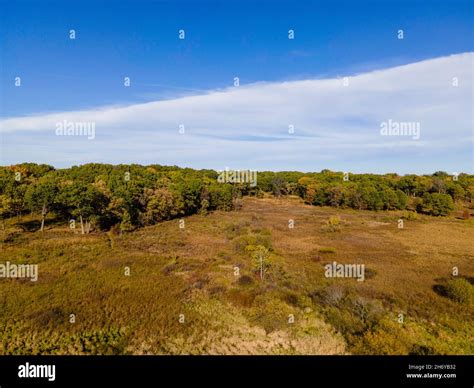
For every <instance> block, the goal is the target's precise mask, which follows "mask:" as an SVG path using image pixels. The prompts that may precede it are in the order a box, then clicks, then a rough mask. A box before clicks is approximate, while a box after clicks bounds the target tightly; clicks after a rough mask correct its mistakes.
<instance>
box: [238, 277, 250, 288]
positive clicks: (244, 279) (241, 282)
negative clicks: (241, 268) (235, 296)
mask: <svg viewBox="0 0 474 388" xmlns="http://www.w3.org/2000/svg"><path fill="white" fill-rule="evenodd" d="M238 283H239V286H249V285H251V284H253V279H252V278H251V277H250V276H248V275H243V276H241V277H239V280H238Z"/></svg>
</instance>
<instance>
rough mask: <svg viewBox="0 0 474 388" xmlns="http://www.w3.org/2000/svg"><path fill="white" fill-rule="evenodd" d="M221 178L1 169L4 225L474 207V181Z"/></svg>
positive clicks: (128, 170) (87, 226)
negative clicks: (33, 218) (280, 206)
mask: <svg viewBox="0 0 474 388" xmlns="http://www.w3.org/2000/svg"><path fill="white" fill-rule="evenodd" d="M217 178H218V172H216V171H214V170H194V169H190V168H180V167H176V166H160V165H149V166H141V165H137V164H132V165H110V164H98V163H91V164H85V165H81V166H74V167H71V168H65V169H55V168H54V167H52V166H49V165H45V164H35V163H22V164H17V165H12V166H6V167H0V218H1V220H2V222H3V220H5V219H7V218H9V217H21V216H22V214H25V213H26V212H31V213H33V214H37V215H38V217H39V220H40V222H41V226H40V229H41V230H43V229H44V224H45V220H46V218H47V217H48V215H50V214H54V215H55V216H56V217H59V218H60V219H63V220H64V221H71V220H74V222H76V221H77V222H78V223H79V225H80V228H81V232H82V233H84V234H86V233H89V232H90V231H91V230H92V229H95V228H98V229H102V230H108V229H110V228H112V227H115V228H119V229H120V230H121V231H130V230H133V229H135V228H137V227H141V226H146V225H153V224H155V223H157V222H161V221H165V220H170V219H173V218H177V217H182V216H187V215H191V214H196V213H202V214H205V213H207V212H209V211H213V210H232V209H234V208H235V207H238V206H239V199H240V198H241V197H242V196H245V195H253V196H260V197H261V196H263V195H265V193H271V194H272V195H274V196H277V197H279V196H286V195H297V196H300V197H301V198H303V199H304V201H305V202H306V203H308V204H311V205H316V206H335V207H343V208H344V207H349V208H354V209H366V210H395V209H399V210H402V209H408V210H413V211H417V212H422V213H426V214H430V215H436V216H437V215H447V214H448V213H449V212H450V211H452V210H453V209H454V203H455V202H466V203H471V204H472V201H473V199H474V176H473V175H467V174H459V175H456V176H451V175H449V174H447V173H445V172H436V173H434V174H433V175H422V176H418V175H405V176H399V175H397V174H385V175H375V174H343V173H340V172H333V171H329V170H323V171H321V172H319V173H302V172H297V171H286V172H270V171H263V172H258V174H257V185H256V186H255V187H253V186H251V185H249V184H247V183H219V182H218V179H217Z"/></svg>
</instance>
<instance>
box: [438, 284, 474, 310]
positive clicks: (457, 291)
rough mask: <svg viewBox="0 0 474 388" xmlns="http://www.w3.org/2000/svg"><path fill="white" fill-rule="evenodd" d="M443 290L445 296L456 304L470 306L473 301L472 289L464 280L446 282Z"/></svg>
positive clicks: (473, 292) (473, 288)
mask: <svg viewBox="0 0 474 388" xmlns="http://www.w3.org/2000/svg"><path fill="white" fill-rule="evenodd" d="M444 290H445V292H446V296H447V297H448V298H450V299H452V300H454V301H456V302H459V303H463V304H470V303H472V302H473V301H474V287H473V286H472V285H471V284H470V283H469V282H468V281H467V280H466V279H463V278H459V279H451V280H448V282H447V283H446V285H445V286H444Z"/></svg>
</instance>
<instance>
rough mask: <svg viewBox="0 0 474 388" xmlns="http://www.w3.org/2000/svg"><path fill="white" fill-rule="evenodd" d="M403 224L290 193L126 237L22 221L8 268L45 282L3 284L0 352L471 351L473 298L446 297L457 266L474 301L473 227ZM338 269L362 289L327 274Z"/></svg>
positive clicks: (468, 223)
mask: <svg viewBox="0 0 474 388" xmlns="http://www.w3.org/2000/svg"><path fill="white" fill-rule="evenodd" d="M402 214H403V212H401V211H400V212H397V211H392V212H373V211H359V210H342V209H336V208H325V207H314V206H309V205H305V204H303V202H302V200H300V199H298V198H292V197H290V198H284V199H283V198H282V199H278V198H263V199H256V198H244V200H243V207H242V209H241V210H239V211H233V212H213V213H211V214H208V215H194V216H191V217H188V218H185V219H184V221H185V223H184V228H180V227H179V221H178V220H172V221H166V222H163V223H160V224H157V225H155V226H151V227H146V228H143V229H140V230H138V231H135V232H131V233H127V234H123V235H118V234H115V233H113V232H108V233H100V232H94V233H91V234H89V235H81V234H80V228H79V229H75V230H73V229H69V228H68V226H67V225H59V224H55V223H54V220H51V219H50V220H48V221H49V222H48V224H47V228H46V230H45V232H44V233H41V232H39V231H36V230H35V229H36V227H37V226H36V223H35V222H33V221H32V218H31V217H24V218H23V219H22V220H21V222H19V220H18V219H11V220H10V221H9V222H8V223H7V225H6V229H5V231H1V232H0V237H1V241H2V245H1V251H0V255H1V260H0V261H1V262H6V261H10V262H12V263H31V264H38V266H39V278H38V281H37V282H31V281H30V280H28V279H0V294H1V296H2V297H1V299H0V354H409V353H414V354H433V353H434V354H474V342H473V341H472V339H473V338H474V321H473V316H474V308H473V303H472V299H471V301H469V300H467V301H464V302H463V303H462V302H460V301H457V300H454V299H452V298H450V297H449V295H448V294H447V293H446V289H447V288H446V285H447V284H449V282H450V279H451V278H452V271H453V267H457V268H458V269H459V275H458V277H457V278H465V279H467V281H468V282H469V283H471V286H470V287H471V290H470V291H472V287H473V286H472V283H473V278H474V219H472V218H471V219H470V220H463V219H461V218H460V217H456V216H457V214H453V215H452V216H450V217H430V216H420V215H418V216H417V219H414V220H405V221H404V227H403V229H400V228H398V223H397V221H398V219H399V218H400V216H401V215H402ZM329 219H332V220H336V221H335V227H334V228H332V227H331V228H328V220H329ZM289 220H293V221H294V228H289ZM249 245H262V246H265V247H267V248H268V249H269V250H270V256H269V259H268V261H269V264H270V266H269V268H268V271H267V273H265V276H264V279H263V280H261V279H260V277H259V273H258V271H256V270H255V265H254V260H253V259H252V258H251V257H250V254H249V252H248V250H247V249H246V247H248V246H249ZM333 261H336V262H337V263H348V264H354V263H355V264H357V263H358V264H364V265H365V280H364V281H362V282H359V281H357V280H355V279H328V278H326V277H325V276H324V265H325V264H327V263H331V262H333ZM237 268H238V272H239V274H238V276H236V272H237ZM128 271H129V274H128ZM71 314H74V316H72V315H71Z"/></svg>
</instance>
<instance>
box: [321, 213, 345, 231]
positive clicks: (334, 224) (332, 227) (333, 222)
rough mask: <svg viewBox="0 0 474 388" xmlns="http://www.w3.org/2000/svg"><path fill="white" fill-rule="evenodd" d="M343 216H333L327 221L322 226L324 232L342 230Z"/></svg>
mask: <svg viewBox="0 0 474 388" xmlns="http://www.w3.org/2000/svg"><path fill="white" fill-rule="evenodd" d="M340 225H341V217H339V216H331V217H329V219H328V220H327V221H326V222H325V224H324V225H323V226H322V227H321V230H322V231H323V232H338V231H339V230H341V226H340Z"/></svg>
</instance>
